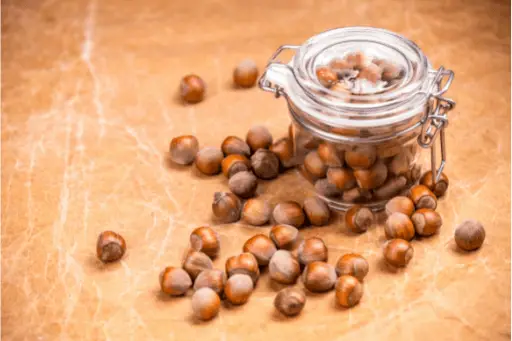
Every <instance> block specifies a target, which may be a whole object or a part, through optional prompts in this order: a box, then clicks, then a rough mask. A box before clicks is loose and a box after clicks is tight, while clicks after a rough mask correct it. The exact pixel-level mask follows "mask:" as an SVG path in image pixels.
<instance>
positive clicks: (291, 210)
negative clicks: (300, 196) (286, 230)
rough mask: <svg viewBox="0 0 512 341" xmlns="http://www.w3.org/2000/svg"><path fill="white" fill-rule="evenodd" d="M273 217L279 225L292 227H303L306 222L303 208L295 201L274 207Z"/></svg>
mask: <svg viewBox="0 0 512 341" xmlns="http://www.w3.org/2000/svg"><path fill="white" fill-rule="evenodd" d="M272 216H273V218H274V221H275V222H276V223H277V224H285V225H292V226H295V227H301V226H302V224H304V220H305V217H304V212H303V211H302V207H300V205H299V204H297V203H296V202H295V201H285V202H281V203H279V204H277V205H276V207H274V211H273V212H272Z"/></svg>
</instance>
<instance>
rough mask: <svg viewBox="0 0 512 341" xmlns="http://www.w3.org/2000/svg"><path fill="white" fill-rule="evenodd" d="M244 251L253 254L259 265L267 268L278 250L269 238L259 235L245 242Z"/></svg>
mask: <svg viewBox="0 0 512 341" xmlns="http://www.w3.org/2000/svg"><path fill="white" fill-rule="evenodd" d="M243 251H244V252H249V253H252V254H253V256H254V257H256V260H257V261H258V265H260V266H265V265H268V263H269V262H270V258H272V256H273V255H274V253H275V252H276V251H277V249H276V246H275V245H274V243H273V242H272V240H270V238H269V237H267V236H265V235H264V234H257V235H255V236H252V237H251V238H249V239H248V240H247V241H246V242H245V244H244V248H243Z"/></svg>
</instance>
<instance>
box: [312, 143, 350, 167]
mask: <svg viewBox="0 0 512 341" xmlns="http://www.w3.org/2000/svg"><path fill="white" fill-rule="evenodd" d="M317 152H318V156H319V157H320V159H321V160H322V161H323V163H324V164H325V165H326V166H328V167H343V164H344V163H345V152H344V151H343V150H338V149H336V147H335V146H334V145H332V144H331V143H320V145H319V146H318V149H317Z"/></svg>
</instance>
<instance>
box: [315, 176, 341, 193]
mask: <svg viewBox="0 0 512 341" xmlns="http://www.w3.org/2000/svg"><path fill="white" fill-rule="evenodd" d="M315 189H316V191H317V193H318V194H320V195H321V196H324V197H327V198H337V197H339V196H340V195H341V190H340V189H339V188H338V187H336V185H334V184H333V183H331V182H330V181H329V180H328V179H319V180H316V181H315Z"/></svg>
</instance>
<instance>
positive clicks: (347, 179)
mask: <svg viewBox="0 0 512 341" xmlns="http://www.w3.org/2000/svg"><path fill="white" fill-rule="evenodd" d="M327 180H329V182H330V183H332V184H334V185H335V186H336V187H337V188H338V189H339V190H340V191H346V190H348V189H351V188H354V187H355V186H356V178H355V177H354V173H353V171H352V170H351V169H347V168H329V170H328V171H327Z"/></svg>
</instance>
